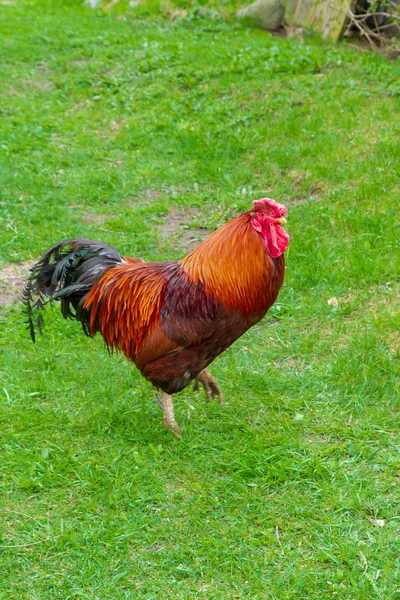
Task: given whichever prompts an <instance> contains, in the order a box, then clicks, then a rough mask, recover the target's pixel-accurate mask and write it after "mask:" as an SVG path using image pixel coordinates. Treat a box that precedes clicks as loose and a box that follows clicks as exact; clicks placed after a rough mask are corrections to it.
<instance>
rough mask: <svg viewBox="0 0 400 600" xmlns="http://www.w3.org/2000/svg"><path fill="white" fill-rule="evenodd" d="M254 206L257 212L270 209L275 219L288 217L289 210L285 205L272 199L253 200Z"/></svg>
mask: <svg viewBox="0 0 400 600" xmlns="http://www.w3.org/2000/svg"><path fill="white" fill-rule="evenodd" d="M253 206H254V208H255V209H256V210H262V209H265V208H268V209H269V210H270V211H271V213H272V214H271V216H273V217H284V216H285V215H287V208H286V206H285V205H284V204H279V203H278V202H275V200H272V198H260V200H253Z"/></svg>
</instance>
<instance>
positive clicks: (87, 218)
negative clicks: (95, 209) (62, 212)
mask: <svg viewBox="0 0 400 600" xmlns="http://www.w3.org/2000/svg"><path fill="white" fill-rule="evenodd" d="M82 221H83V222H84V223H98V224H100V225H102V224H103V223H105V222H106V217H105V216H104V215H93V214H91V213H88V214H87V215H82Z"/></svg>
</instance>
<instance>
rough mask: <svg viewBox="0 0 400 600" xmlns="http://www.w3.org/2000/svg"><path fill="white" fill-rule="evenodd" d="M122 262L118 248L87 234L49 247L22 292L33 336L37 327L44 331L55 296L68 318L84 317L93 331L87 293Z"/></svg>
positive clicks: (79, 319)
mask: <svg viewBox="0 0 400 600" xmlns="http://www.w3.org/2000/svg"><path fill="white" fill-rule="evenodd" d="M121 262H124V259H123V258H122V256H121V255H120V254H119V253H118V252H117V251H116V250H115V248H113V247H112V246H108V245H107V244H104V243H103V242H95V241H93V240H89V239H85V238H81V239H77V240H65V241H63V242H60V243H59V244H56V245H55V246H52V247H51V248H49V250H47V252H46V253H45V254H43V256H42V258H41V259H40V260H39V262H38V263H36V265H35V266H34V267H32V269H31V275H30V277H29V279H28V282H27V284H26V286H25V288H24V290H23V294H22V298H23V302H24V304H25V311H26V315H27V317H28V328H29V332H30V334H31V338H32V340H33V341H35V331H36V328H37V329H38V331H39V332H40V333H41V332H42V328H43V317H42V310H43V307H44V305H45V304H46V303H47V302H50V301H52V300H59V301H60V302H61V312H62V315H63V317H64V318H65V319H76V320H77V321H80V322H81V324H82V328H83V330H84V332H85V333H86V334H87V335H90V332H89V311H87V310H86V309H84V308H83V305H84V303H85V300H86V296H87V294H88V293H89V291H90V289H91V287H92V286H93V284H95V283H96V282H97V281H99V279H100V278H101V277H102V276H103V275H104V273H106V271H108V270H109V269H111V268H112V267H115V266H116V265H118V264H120V263H121ZM71 306H72V308H71Z"/></svg>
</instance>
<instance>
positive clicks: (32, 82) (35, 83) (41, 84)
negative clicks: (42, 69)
mask: <svg viewBox="0 0 400 600" xmlns="http://www.w3.org/2000/svg"><path fill="white" fill-rule="evenodd" d="M23 84H24V85H27V86H32V87H36V88H39V90H42V91H43V92H44V91H45V90H49V89H50V88H52V87H53V85H54V84H53V83H52V82H51V81H39V80H38V79H24V81H23Z"/></svg>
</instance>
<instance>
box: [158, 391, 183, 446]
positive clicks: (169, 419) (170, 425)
mask: <svg viewBox="0 0 400 600" xmlns="http://www.w3.org/2000/svg"><path fill="white" fill-rule="evenodd" d="M162 408H163V411H164V425H165V427H166V428H167V429H169V430H170V431H172V433H173V434H174V436H175V437H176V438H178V440H180V439H181V436H180V435H179V431H180V429H181V428H180V427H179V425H178V423H177V422H176V421H175V413H174V403H173V401H172V396H170V395H169V394H166V393H165V392H163V393H162Z"/></svg>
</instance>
